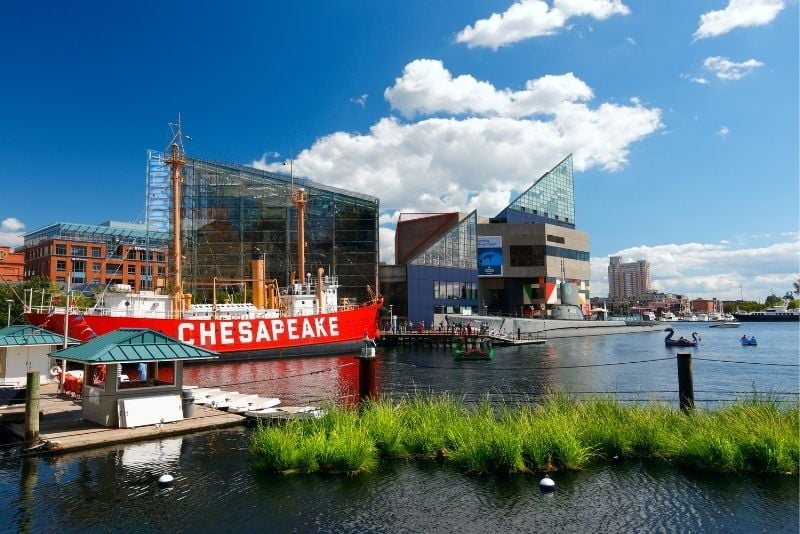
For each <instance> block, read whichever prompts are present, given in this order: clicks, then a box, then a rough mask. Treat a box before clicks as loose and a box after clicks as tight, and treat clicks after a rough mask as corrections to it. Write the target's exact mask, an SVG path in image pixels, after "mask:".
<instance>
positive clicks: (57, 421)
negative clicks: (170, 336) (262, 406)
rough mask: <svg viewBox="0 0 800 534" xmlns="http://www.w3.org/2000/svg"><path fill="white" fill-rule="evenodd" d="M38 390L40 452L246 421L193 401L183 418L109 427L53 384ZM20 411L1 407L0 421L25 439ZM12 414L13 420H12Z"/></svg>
mask: <svg viewBox="0 0 800 534" xmlns="http://www.w3.org/2000/svg"><path fill="white" fill-rule="evenodd" d="M40 392H41V393H40V395H41V400H40V401H39V408H40V413H41V417H40V419H39V434H40V439H41V447H38V448H37V449H36V450H37V451H38V452H42V453H53V454H59V453H62V452H68V451H75V450H81V449H89V448H94V447H104V446H106V445H114V444H118V443H129V442H135V441H145V440H150V439H159V438H163V437H166V436H174V435H179V434H188V433H191V432H199V431H202V430H212V429H217V428H226V427H231V426H237V425H243V424H244V423H245V417H244V416H242V415H238V414H234V413H228V412H224V411H220V410H215V409H213V408H211V407H205V406H201V405H195V407H194V414H193V416H192V417H189V418H185V419H183V420H182V421H176V422H174V423H163V424H159V425H148V426H142V427H137V428H109V427H104V426H101V425H98V424H96V423H93V422H90V421H86V420H84V419H83V418H82V404H81V400H80V399H76V398H74V397H72V396H70V395H64V394H59V393H57V390H56V386H55V385H54V384H48V385H44V386H42V387H41V390H40ZM20 411H21V412H22V415H23V418H24V411H25V407H24V405H15V406H13V407H9V408H0V422H2V423H3V424H4V425H5V427H6V428H7V429H8V430H9V431H10V432H11V433H12V434H13V435H14V436H16V437H18V438H19V441H20V443H22V442H23V441H24V439H25V423H24V420H22V421H19V412H20ZM4 414H8V415H9V417H4ZM12 414H13V415H12ZM15 418H16V419H17V421H16V422H14V419H15ZM9 419H10V420H9Z"/></svg>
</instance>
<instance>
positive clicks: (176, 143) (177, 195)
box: [165, 113, 186, 317]
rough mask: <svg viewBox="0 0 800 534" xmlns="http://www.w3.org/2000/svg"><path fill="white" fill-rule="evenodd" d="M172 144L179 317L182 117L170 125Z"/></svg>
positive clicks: (177, 309) (174, 258) (170, 161)
mask: <svg viewBox="0 0 800 534" xmlns="http://www.w3.org/2000/svg"><path fill="white" fill-rule="evenodd" d="M170 128H171V129H172V134H173V138H172V143H171V146H170V148H169V150H170V151H169V155H168V156H167V159H166V160H165V162H166V163H167V164H168V165H169V167H170V171H171V178H172V269H173V287H172V292H173V293H172V315H173V317H179V316H180V313H181V310H183V281H182V280H181V268H182V267H181V167H183V165H184V164H185V163H186V156H185V155H184V152H183V140H182V133H181V116H180V113H179V114H178V123H177V124H174V123H170Z"/></svg>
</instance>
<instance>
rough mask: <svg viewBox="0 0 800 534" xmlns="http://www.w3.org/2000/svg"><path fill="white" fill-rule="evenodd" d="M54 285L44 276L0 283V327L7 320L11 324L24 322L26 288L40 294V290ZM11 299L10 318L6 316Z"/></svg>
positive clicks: (6, 322) (49, 289)
mask: <svg viewBox="0 0 800 534" xmlns="http://www.w3.org/2000/svg"><path fill="white" fill-rule="evenodd" d="M54 288H55V285H54V284H52V283H51V282H50V280H49V279H48V278H45V277H40V276H37V277H34V278H31V279H30V280H25V281H24V282H21V283H19V284H14V285H12V284H3V285H0V308H1V309H0V327H2V326H5V325H6V324H8V323H9V322H10V323H11V324H26V323H27V321H25V315H24V314H23V311H24V309H25V304H24V300H25V295H26V290H27V289H30V290H33V294H34V295H36V294H40V293H41V291H42V290H45V292H49V291H52V290H53V289H54ZM9 300H10V301H11V320H10V321H9V319H8V317H9V314H8V301H9Z"/></svg>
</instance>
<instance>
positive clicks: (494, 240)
mask: <svg viewBox="0 0 800 534" xmlns="http://www.w3.org/2000/svg"><path fill="white" fill-rule="evenodd" d="M478 276H503V238H502V236H499V235H498V236H478Z"/></svg>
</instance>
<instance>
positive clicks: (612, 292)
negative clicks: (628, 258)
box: [608, 256, 651, 300]
mask: <svg viewBox="0 0 800 534" xmlns="http://www.w3.org/2000/svg"><path fill="white" fill-rule="evenodd" d="M650 291H651V289H650V262H648V261H647V260H639V261H635V262H630V263H622V258H621V257H620V256H611V257H610V258H609V263H608V298H609V299H612V300H613V299H622V298H631V297H637V296H639V295H644V294H646V293H650Z"/></svg>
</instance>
